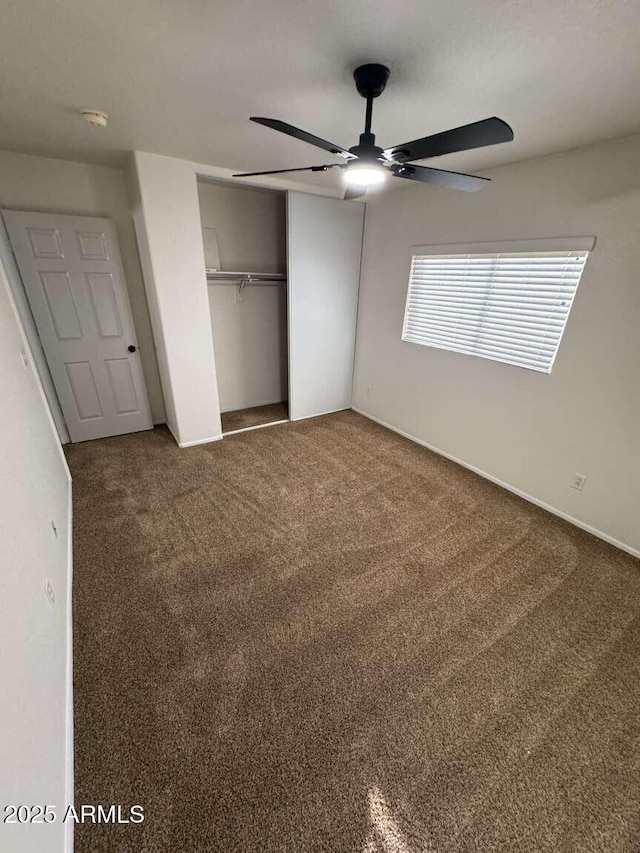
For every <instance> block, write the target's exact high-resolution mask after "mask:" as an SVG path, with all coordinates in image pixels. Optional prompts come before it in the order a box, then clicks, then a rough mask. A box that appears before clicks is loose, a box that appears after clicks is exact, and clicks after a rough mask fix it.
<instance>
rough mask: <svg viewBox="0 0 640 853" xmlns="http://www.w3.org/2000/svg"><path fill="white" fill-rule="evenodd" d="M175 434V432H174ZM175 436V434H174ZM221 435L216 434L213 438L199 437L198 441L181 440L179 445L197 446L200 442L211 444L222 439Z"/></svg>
mask: <svg viewBox="0 0 640 853" xmlns="http://www.w3.org/2000/svg"><path fill="white" fill-rule="evenodd" d="M172 435H173V433H172ZM173 437H174V438H175V436H173ZM221 440H222V434H221V435H214V436H213V437H212V438H199V439H198V440H197V441H179V442H178V447H196V446H197V445H198V444H211V442H212V441H221Z"/></svg>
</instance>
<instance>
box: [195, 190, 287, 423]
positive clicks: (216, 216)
mask: <svg viewBox="0 0 640 853" xmlns="http://www.w3.org/2000/svg"><path fill="white" fill-rule="evenodd" d="M198 195H199V198H200V215H201V220H202V227H203V228H207V229H214V230H215V233H216V235H217V243H218V248H219V253H220V266H219V268H220V269H223V270H241V271H249V272H282V273H283V272H285V271H286V196H285V195H284V193H276V192H269V191H267V190H260V189H250V188H248V187H240V186H229V185H221V184H215V183H211V182H200V183H199V184H198ZM208 291H209V307H210V311H211V323H212V328H213V346H214V350H215V357H216V373H217V377H218V394H219V397H220V409H221V411H223V412H228V411H234V410H236V409H245V408H249V407H250V406H263V405H266V404H267V403H276V402H279V401H280V400H286V399H287V301H286V282H281V283H274V284H268V283H264V284H259V285H250V286H248V287H246V288H245V289H244V292H243V297H244V299H243V301H242V302H237V301H236V293H237V284H234V283H233V282H216V283H211V284H209V287H208Z"/></svg>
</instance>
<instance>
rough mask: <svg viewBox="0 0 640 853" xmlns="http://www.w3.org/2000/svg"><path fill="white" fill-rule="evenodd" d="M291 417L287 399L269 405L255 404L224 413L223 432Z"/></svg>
mask: <svg viewBox="0 0 640 853" xmlns="http://www.w3.org/2000/svg"><path fill="white" fill-rule="evenodd" d="M288 417H289V410H288V407H287V401H286V400H285V401H284V402H282V403H270V404H269V405H268V406H254V407H253V408H251V409H237V410H236V411H234V412H223V413H222V432H232V431H233V430H235V429H247V427H255V426H262V425H263V424H271V423H274V422H275V421H286V420H287V418H288Z"/></svg>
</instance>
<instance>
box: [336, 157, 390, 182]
mask: <svg viewBox="0 0 640 853" xmlns="http://www.w3.org/2000/svg"><path fill="white" fill-rule="evenodd" d="M386 177H387V173H386V170H385V169H384V168H383V167H382V166H375V165H374V164H371V165H368V164H367V163H363V164H360V163H354V164H353V166H347V168H346V169H345V172H344V182H345V184H348V185H349V186H352V187H377V186H380V184H383V183H384V181H385V178H386Z"/></svg>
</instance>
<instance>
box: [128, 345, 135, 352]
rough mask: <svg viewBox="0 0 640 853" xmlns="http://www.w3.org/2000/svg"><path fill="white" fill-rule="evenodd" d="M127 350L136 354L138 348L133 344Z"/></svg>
mask: <svg viewBox="0 0 640 853" xmlns="http://www.w3.org/2000/svg"><path fill="white" fill-rule="evenodd" d="M127 349H128V350H129V352H135V351H136V347H134V345H133V344H131V345H130V346H128V347H127Z"/></svg>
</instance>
